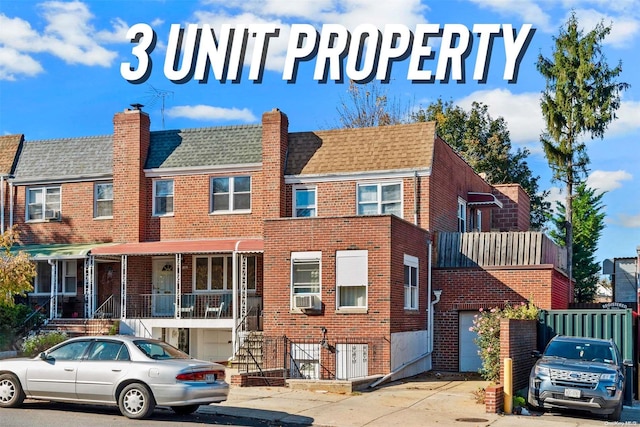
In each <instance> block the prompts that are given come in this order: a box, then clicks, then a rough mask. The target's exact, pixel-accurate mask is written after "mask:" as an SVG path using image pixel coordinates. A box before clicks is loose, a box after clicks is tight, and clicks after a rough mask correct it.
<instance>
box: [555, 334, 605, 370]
mask: <svg viewBox="0 0 640 427" xmlns="http://www.w3.org/2000/svg"><path fill="white" fill-rule="evenodd" d="M544 355H545V356H551V357H562V358H565V359H576V360H587V361H591V362H602V363H612V364H613V363H615V360H616V359H615V352H614V350H613V348H612V347H611V346H610V345H608V344H599V343H590V342H573V341H562V340H555V341H551V342H550V343H549V345H548V346H547V349H546V350H545V352H544Z"/></svg>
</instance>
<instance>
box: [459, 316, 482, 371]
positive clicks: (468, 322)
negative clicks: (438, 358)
mask: <svg viewBox="0 0 640 427" xmlns="http://www.w3.org/2000/svg"><path fill="white" fill-rule="evenodd" d="M476 314H478V312H477V311H461V312H460V314H459V317H458V322H459V323H458V325H459V332H458V336H459V340H460V345H459V346H458V349H459V351H460V372H479V371H480V368H482V359H481V358H480V355H479V354H478V350H479V348H478V345H477V344H476V343H475V342H474V339H475V338H476V337H477V336H478V334H477V333H476V332H473V331H470V330H469V328H471V327H472V326H473V319H474V317H475V315H476Z"/></svg>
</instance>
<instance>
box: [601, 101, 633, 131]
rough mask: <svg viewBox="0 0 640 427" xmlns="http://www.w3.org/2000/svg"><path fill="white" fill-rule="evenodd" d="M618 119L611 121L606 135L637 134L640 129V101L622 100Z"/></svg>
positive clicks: (617, 113)
mask: <svg viewBox="0 0 640 427" xmlns="http://www.w3.org/2000/svg"><path fill="white" fill-rule="evenodd" d="M616 115H617V119H616V120H614V121H613V122H611V124H610V125H609V129H608V130H607V133H606V136H607V137H609V136H613V135H625V134H636V133H637V132H638V131H639V130H640V120H638V117H640V102H639V101H622V102H621V103H620V108H619V109H618V111H617V112H616Z"/></svg>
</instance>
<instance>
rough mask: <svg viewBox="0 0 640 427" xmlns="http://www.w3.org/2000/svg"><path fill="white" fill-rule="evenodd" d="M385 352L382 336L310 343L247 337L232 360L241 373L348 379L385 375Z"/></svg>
mask: <svg viewBox="0 0 640 427" xmlns="http://www.w3.org/2000/svg"><path fill="white" fill-rule="evenodd" d="M388 352H389V342H388V340H385V339H384V337H345V338H335V339H331V340H327V339H322V340H314V339H295V338H289V337H286V336H281V337H266V336H262V335H252V334H250V335H249V336H247V337H246V338H245V339H244V340H243V342H241V343H240V350H239V351H238V353H237V354H236V357H235V360H236V366H237V368H238V371H239V372H241V373H255V374H256V375H264V373H265V372H267V371H271V372H272V371H276V370H277V371H281V372H282V375H283V376H284V377H285V378H297V379H318V380H349V379H354V378H361V377H365V376H368V375H373V374H379V373H383V372H386V371H387V370H388V366H386V368H385V363H384V360H385V354H388ZM387 365H388V363H387Z"/></svg>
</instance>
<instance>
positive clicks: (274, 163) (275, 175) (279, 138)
mask: <svg viewBox="0 0 640 427" xmlns="http://www.w3.org/2000/svg"><path fill="white" fill-rule="evenodd" d="M288 129H289V120H288V118H287V116H286V115H285V114H284V113H282V112H281V111H280V110H278V109H277V108H275V109H273V110H271V111H269V112H266V113H264V114H263V115H262V173H263V174H264V175H263V177H262V183H261V185H260V186H259V187H258V188H256V190H257V191H258V193H257V196H258V197H261V198H262V200H263V201H264V206H263V209H264V211H263V212H262V214H261V215H260V216H261V217H263V218H280V217H285V216H289V215H290V213H289V215H287V212H286V207H287V205H286V193H285V185H284V168H285V160H286V158H287V149H288V146H289V131H288ZM289 212H291V210H289Z"/></svg>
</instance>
